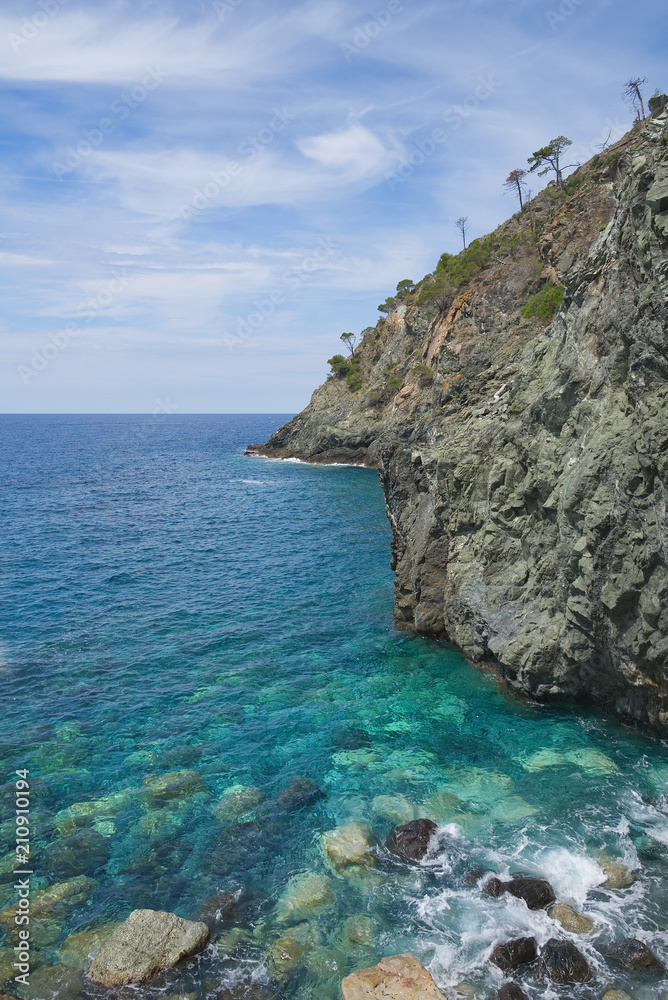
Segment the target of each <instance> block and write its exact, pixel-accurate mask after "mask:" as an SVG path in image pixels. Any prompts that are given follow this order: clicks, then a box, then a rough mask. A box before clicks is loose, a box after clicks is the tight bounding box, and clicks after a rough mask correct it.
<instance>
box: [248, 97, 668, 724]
mask: <svg viewBox="0 0 668 1000" xmlns="http://www.w3.org/2000/svg"><path fill="white" fill-rule="evenodd" d="M652 114H653V115H654V116H655V117H651V118H649V119H648V120H647V121H646V122H644V123H643V124H642V125H639V126H638V127H635V128H634V129H633V130H632V131H631V132H630V133H629V134H628V135H627V136H625V137H624V138H623V139H622V140H621V141H620V142H619V143H617V144H616V146H614V147H612V148H611V149H610V150H606V153H605V155H602V156H597V157H594V158H593V160H591V161H590V162H589V163H587V164H585V165H584V166H582V167H580V168H579V169H578V171H577V172H576V173H575V174H574V175H573V176H572V177H571V178H569V180H568V181H567V183H566V190H565V191H559V190H557V189H556V188H554V187H551V188H547V189H546V190H545V191H543V192H542V193H541V194H540V195H538V196H537V197H536V198H535V199H533V201H532V202H530V203H529V205H528V206H527V208H526V209H525V211H524V212H522V213H520V214H519V215H517V216H515V217H513V219H511V220H509V221H508V222H507V223H504V224H503V225H502V226H501V227H499V229H498V230H496V232H495V233H493V234H492V235H491V236H490V237H488V238H485V239H481V240H477V241H474V243H473V244H472V245H471V246H470V247H469V248H468V250H466V251H463V252H462V254H460V255H459V257H457V258H452V257H448V256H447V255H444V257H443V258H442V259H441V261H440V262H439V266H438V267H437V268H436V271H435V272H434V274H433V275H428V276H427V277H426V278H425V279H423V281H421V282H420V283H419V285H418V286H417V288H416V290H415V291H414V292H413V293H410V294H404V297H403V299H402V300H401V301H397V304H396V306H395V307H394V308H393V309H391V311H390V312H389V314H388V316H387V317H386V318H385V319H383V320H381V321H380V322H379V323H378V325H377V326H376V327H375V328H373V329H372V330H370V331H368V332H367V333H366V335H365V337H364V340H363V342H362V344H361V346H359V347H358V348H357V350H356V359H357V362H356V363H357V364H358V376H356V377H355V378H353V379H350V378H349V379H348V382H346V380H345V378H344V377H342V376H339V377H332V378H331V379H330V380H328V381H327V382H326V383H325V384H324V385H323V386H322V387H321V388H320V389H318V390H317V391H316V393H315V394H314V396H313V398H312V400H311V402H310V404H309V406H307V408H306V409H305V410H304V411H303V412H302V413H301V414H299V415H298V416H297V417H295V418H294V419H293V420H292V421H290V422H289V423H288V424H286V425H285V426H284V427H282V428H281V429H280V430H279V431H277V432H276V433H275V434H274V435H273V436H272V437H271V438H270V439H269V441H268V442H267V443H266V444H265V445H261V446H255V447H254V452H255V453H261V454H268V455H273V456H296V457H299V458H302V459H307V460H310V461H315V462H319V461H320V462H331V461H339V462H341V461H343V462H351V463H364V464H367V465H369V466H371V467H375V468H378V470H379V473H380V478H381V481H382V484H383V488H384V491H385V499H386V504H387V512H388V517H389V520H390V524H391V526H392V534H393V543H392V549H393V553H392V559H393V568H394V569H395V574H396V579H395V616H396V618H397V621H398V623H399V624H401V625H403V626H405V627H409V628H413V629H415V630H417V631H418V632H424V633H432V634H437V635H443V636H446V637H448V638H450V639H451V640H452V641H453V642H455V643H456V644H457V645H458V646H459V647H460V648H461V650H462V651H463V652H464V654H465V655H466V656H467V657H468V658H469V659H471V660H473V661H475V662H486V663H489V664H490V665H492V666H493V667H494V669H495V670H496V671H497V672H498V673H499V674H500V675H501V676H502V677H503V678H505V680H506V682H507V683H508V684H509V685H511V686H512V687H514V688H516V689H517V690H519V691H521V692H524V693H526V694H530V695H531V696H533V697H535V698H538V699H542V700H550V699H565V700H570V701H585V702H590V703H592V702H593V703H596V704H598V705H601V706H604V707H606V708H607V709H608V710H610V711H613V712H615V713H616V714H617V715H618V716H620V717H622V718H624V719H626V720H635V721H636V722H638V723H639V724H641V725H643V726H646V727H651V728H652V729H654V730H655V731H657V732H659V733H660V734H662V735H666V734H667V733H668V673H667V668H666V663H667V662H668V655H667V654H668V601H667V598H668V546H667V545H666V523H665V518H664V514H663V510H664V504H665V497H666V488H667V476H668V422H667V421H666V419H665V411H666V405H667V403H668V337H667V329H668V306H667V304H666V298H667V296H668V264H667V258H666V251H667V249H668V145H667V144H665V143H663V142H662V141H661V140H662V136H663V134H664V132H665V131H666V129H667V127H668V111H667V110H666V108H665V106H662V105H661V102H655V105H653V112H652ZM562 289H563V302H562V303H561V305H559V298H560V296H561V290H562ZM536 296H537V297H536ZM555 309H556V310H557V311H556V314H553V313H554V310H555ZM251 451H253V449H251Z"/></svg>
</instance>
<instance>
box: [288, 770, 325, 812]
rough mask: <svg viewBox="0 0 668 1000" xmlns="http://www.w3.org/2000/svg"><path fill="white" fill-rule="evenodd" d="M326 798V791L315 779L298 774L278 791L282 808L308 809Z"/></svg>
mask: <svg viewBox="0 0 668 1000" xmlns="http://www.w3.org/2000/svg"><path fill="white" fill-rule="evenodd" d="M324 798H325V793H324V792H323V790H322V789H321V788H318V786H317V785H316V783H315V781H312V780H311V778H305V777H304V776H303V775H301V774H298V775H297V777H296V778H293V779H292V781H291V782H290V783H289V784H288V785H286V786H285V788H284V789H282V791H280V792H279V793H278V804H279V806H281V808H282V809H288V810H292V809H306V808H307V807H308V806H312V805H314V803H316V802H317V801H318V800H319V799H324Z"/></svg>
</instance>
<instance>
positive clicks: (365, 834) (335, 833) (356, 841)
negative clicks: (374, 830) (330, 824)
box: [320, 823, 376, 871]
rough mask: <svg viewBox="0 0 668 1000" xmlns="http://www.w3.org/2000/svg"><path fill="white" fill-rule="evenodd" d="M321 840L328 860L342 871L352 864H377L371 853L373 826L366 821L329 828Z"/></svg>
mask: <svg viewBox="0 0 668 1000" xmlns="http://www.w3.org/2000/svg"><path fill="white" fill-rule="evenodd" d="M320 841H321V843H322V847H323V850H324V852H325V855H326V857H327V860H328V861H329V863H330V864H331V866H332V867H333V868H335V869H336V870H337V871H341V870H343V869H345V868H348V867H349V866H350V865H367V866H368V865H371V866H373V865H375V863H376V859H375V858H374V857H373V855H372V854H371V827H370V826H368V825H367V824H366V823H346V824H345V825H344V826H337V827H336V829H335V830H327V832H326V833H323V834H322V836H321V838H320Z"/></svg>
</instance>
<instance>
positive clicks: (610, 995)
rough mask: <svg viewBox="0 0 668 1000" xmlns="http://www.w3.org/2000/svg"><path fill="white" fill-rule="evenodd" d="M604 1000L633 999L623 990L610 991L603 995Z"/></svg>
mask: <svg viewBox="0 0 668 1000" xmlns="http://www.w3.org/2000/svg"><path fill="white" fill-rule="evenodd" d="M603 1000H631V997H630V996H629V995H628V993H624V991H623V990H608V992H607V993H604V994H603Z"/></svg>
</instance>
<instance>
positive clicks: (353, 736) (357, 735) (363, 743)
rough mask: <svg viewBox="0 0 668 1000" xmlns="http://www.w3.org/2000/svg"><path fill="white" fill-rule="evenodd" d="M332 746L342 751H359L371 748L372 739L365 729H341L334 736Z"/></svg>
mask: <svg viewBox="0 0 668 1000" xmlns="http://www.w3.org/2000/svg"><path fill="white" fill-rule="evenodd" d="M332 744H333V745H334V746H335V747H339V749H341V750H359V749H360V748H361V747H368V746H371V737H370V736H369V734H368V733H367V732H365V731H364V730H363V729H355V728H354V727H353V728H352V729H339V730H338V731H337V732H335V733H334V734H333V736H332Z"/></svg>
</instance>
